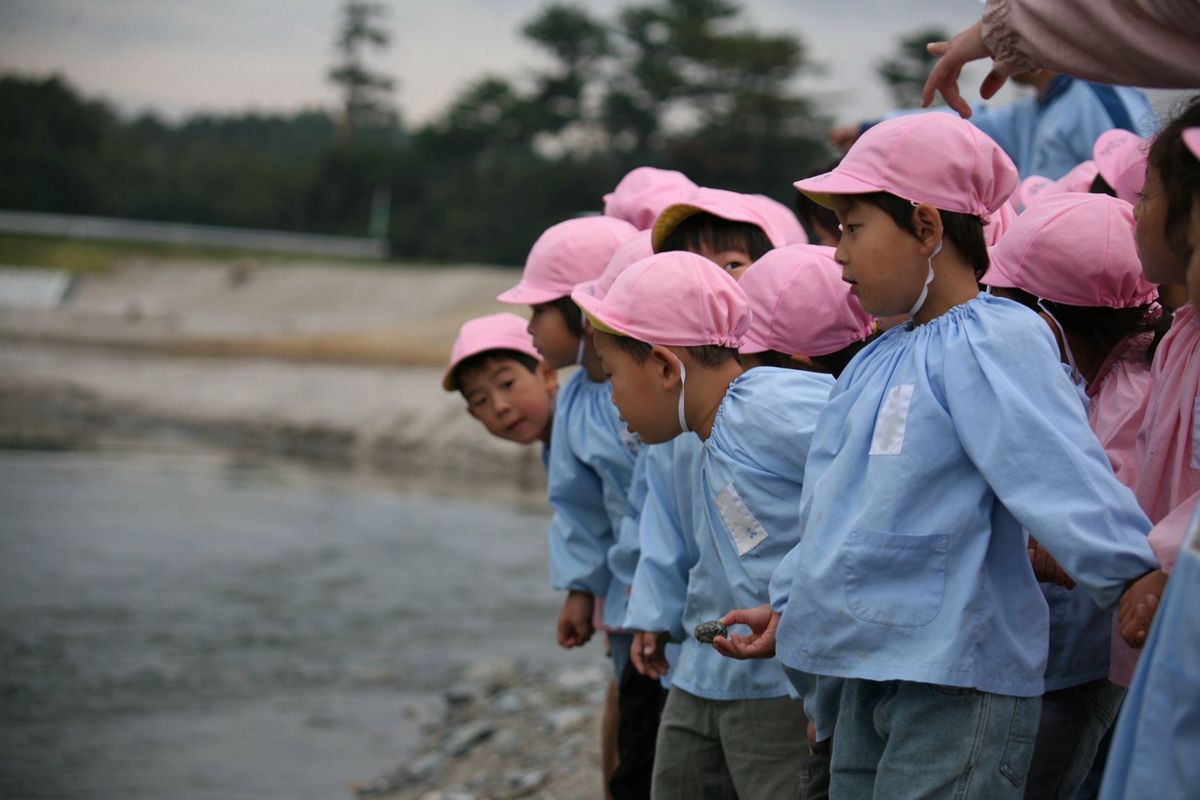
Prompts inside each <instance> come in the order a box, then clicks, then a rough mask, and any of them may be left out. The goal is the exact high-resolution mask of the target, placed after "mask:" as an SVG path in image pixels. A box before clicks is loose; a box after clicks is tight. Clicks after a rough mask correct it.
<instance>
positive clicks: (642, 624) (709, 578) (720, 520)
mask: <svg viewBox="0 0 1200 800" xmlns="http://www.w3.org/2000/svg"><path fill="white" fill-rule="evenodd" d="M832 386H833V380H832V379H831V378H829V377H828V376H826V375H818V374H816V373H810V372H799V371H795V370H785V369H777V368H773V367H759V368H757V369H753V370H750V371H749V372H747V373H745V374H744V375H741V376H739V377H738V378H737V379H735V380H734V381H733V382H732V383H731V384H730V385H729V389H728V391H727V392H726V395H725V398H724V399H723V400H722V402H721V405H720V407H719V408H718V411H717V416H716V419H715V421H714V423H713V428H712V431H711V433H710V435H709V438H708V440H707V441H705V442H704V443H703V444H701V443H700V441H699V439H697V438H696V437H695V436H694V435H691V434H687V435H686V436H684V437H679V438H677V439H676V440H675V441H676V442H678V443H679V444H677V446H676V451H675V458H674V460H673V461H672V462H668V463H667V464H666V465H661V464H656V463H655V461H654V457H653V456H651V461H650V462H649V464H648V465H647V472H648V474H649V475H650V479H649V484H650V491H649V497H648V498H647V502H646V506H645V507H644V509H643V515H642V518H643V525H642V528H641V532H642V558H641V561H640V563H639V565H638V572H637V575H636V576H635V578H634V588H633V600H632V602H631V604H630V611H629V615H628V617H627V619H626V625H627V626H628V627H631V628H636V629H638V630H649V631H667V632H669V633H670V634H671V637H672V638H674V639H676V640H680V641H681V645H680V652H679V658H678V661H677V663H675V664H674V665H673V669H672V672H671V681H672V684H673V685H675V686H678V687H679V688H681V689H683V690H684V691H686V692H688V693H689V694H693V695H696V696H698V697H703V698H706V699H710V700H744V699H757V698H765V697H782V696H784V695H786V694H788V681H787V678H786V676H785V675H784V674H783V671H782V670H781V669H780V667H779V664H778V662H776V661H775V660H774V659H770V660H754V661H738V660H735V659H728V658H725V657H724V656H722V655H721V654H720V653H718V652H717V651H716V650H715V649H714V648H713V647H712V646H711V645H708V644H701V643H700V642H698V641H696V639H695V637H694V636H693V634H692V631H693V630H694V628H695V626H696V625H697V624H699V623H701V622H708V621H710V620H715V619H719V618H720V617H722V616H724V615H725V614H726V613H727V612H729V611H730V610H732V609H734V608H750V607H753V606H758V605H762V604H763V603H766V602H767V600H768V593H767V587H768V582H769V580H770V577H771V574H772V572H774V569H775V567H776V565H778V563H779V561H780V559H782V558H783V556H784V555H785V554H786V553H788V552H789V551H790V550H791V549H792V548H793V547H794V546H795V544H796V542H797V541H798V540H799V527H798V517H797V510H798V505H797V502H798V500H799V497H800V490H801V487H802V486H803V482H804V464H805V461H806V460H807V455H808V445H809V442H810V440H811V438H812V433H813V429H814V426H815V424H816V420H817V417H818V415H819V414H820V411H821V409H822V407H824V405H825V402H826V399H827V398H828V396H829V390H830V388H831V387H832ZM672 494H673V495H674V499H673V502H672V501H671V495H672ZM651 498H653V499H651ZM664 510H665V511H666V512H668V513H663V512H664ZM643 598H645V600H644V602H642V601H643Z"/></svg>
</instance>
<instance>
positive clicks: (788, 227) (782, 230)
mask: <svg viewBox="0 0 1200 800" xmlns="http://www.w3.org/2000/svg"><path fill="white" fill-rule="evenodd" d="M746 198H747V199H748V200H749V202H751V203H754V204H755V205H757V206H758V210H759V212H760V213H761V214H762V215H763V218H764V219H766V220H767V221H768V222H769V223H770V225H771V226H772V227H773V228H774V229H775V230H777V231H779V234H780V235H781V236H782V237H783V241H784V244H785V245H787V244H808V234H807V233H806V232H805V231H804V226H803V225H801V224H800V220H799V219H798V218H797V217H796V212H795V211H792V210H791V209H790V208H788V207H787V206H785V205H784V204H783V203H781V202H779V201H778V200H776V199H775V198H773V197H767V196H766V195H765V194H749V195H746ZM777 246H778V245H777Z"/></svg>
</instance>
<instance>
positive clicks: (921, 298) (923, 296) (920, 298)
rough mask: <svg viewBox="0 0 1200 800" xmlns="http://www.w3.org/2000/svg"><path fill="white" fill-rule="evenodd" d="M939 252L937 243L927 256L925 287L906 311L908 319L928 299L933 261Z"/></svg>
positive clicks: (939, 246) (939, 244)
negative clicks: (927, 272)
mask: <svg viewBox="0 0 1200 800" xmlns="http://www.w3.org/2000/svg"><path fill="white" fill-rule="evenodd" d="M940 252H942V243H941V242H938V243H937V247H935V248H933V252H932V253H930V254H929V274H927V275H926V276H925V285H924V286H922V287H921V293H920V294H919V295H917V302H915V303H913V307H912V308H910V309H909V310H908V315H909V316H910V317H915V316H916V315H917V312H918V311H920V310H921V306H923V305H925V299H926V298H927V297H929V284H931V283H933V259H935V258H937V254H938V253H940Z"/></svg>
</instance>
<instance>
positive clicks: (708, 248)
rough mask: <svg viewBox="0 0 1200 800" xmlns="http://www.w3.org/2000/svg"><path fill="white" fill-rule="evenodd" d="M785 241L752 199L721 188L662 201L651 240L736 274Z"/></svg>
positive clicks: (661, 247) (662, 247)
mask: <svg viewBox="0 0 1200 800" xmlns="http://www.w3.org/2000/svg"><path fill="white" fill-rule="evenodd" d="M787 243H788V242H787V233H786V231H785V230H784V229H783V228H782V227H781V226H780V225H779V224H778V220H774V221H773V220H772V219H769V218H768V217H767V216H765V215H764V214H763V210H762V207H761V205H760V203H759V202H758V201H755V200H752V199H751V196H750V195H744V194H738V193H737V192H727V191H725V190H723V189H697V190H696V192H695V193H694V194H693V195H692V196H691V197H689V198H688V199H687V201H686V202H683V203H677V204H675V205H672V206H668V207H667V208H666V209H664V210H663V212H662V213H661V214H659V215H658V219H657V220H656V221H655V223H654V234H653V238H652V239H651V244H652V245H653V246H654V252H656V253H664V252H668V251H671V250H686V251H688V252H689V253H698V254H699V255H702V256H704V257H705V258H707V259H708V260H709V261H712V262H713V263H714V264H716V265H717V266H719V267H721V268H722V269H726V270H731V271H738V272H739V273H740V271H741V270H744V269H745V268H746V267H748V266H750V265H751V264H753V263H754V262H755V261H757V260H758V259H760V258H762V257H763V255H764V254H765V253H766V252H767V251H768V250H771V249H772V248H775V247H782V246H783V245H785V244H787Z"/></svg>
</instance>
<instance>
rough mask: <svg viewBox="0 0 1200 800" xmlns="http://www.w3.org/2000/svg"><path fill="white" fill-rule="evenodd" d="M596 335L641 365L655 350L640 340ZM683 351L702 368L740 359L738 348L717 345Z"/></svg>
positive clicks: (688, 348) (602, 334) (701, 346)
mask: <svg viewBox="0 0 1200 800" xmlns="http://www.w3.org/2000/svg"><path fill="white" fill-rule="evenodd" d="M596 333H597V335H599V336H607V337H608V341H610V342H612V344H613V346H614V347H616V348H617V349H618V350H620V351H622V352H624V353H628V354H629V355H630V356H631V357H632V358H633V360H634V361H636V362H637V363H639V364H642V363H644V362H645V361H646V359H647V358H649V357H650V351H651V350H652V349H653V348H654V345H651V344H648V343H646V342H643V341H641V340H640V339H632V338H630V337H628V336H617V335H614V334H611V333H603V332H601V331H597V332H596ZM683 349H684V350H686V351H687V353H688V355H690V356H691V357H692V358H694V359H695V360H696V363H698V364H700V366H702V367H719V366H721V365H722V364H724V363H725V362H726V361H730V360H733V361H736V360H737V357H738V351H737V348H734V347H721V346H719V345H715V344H704V345H696V346H694V347H685V348H683Z"/></svg>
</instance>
